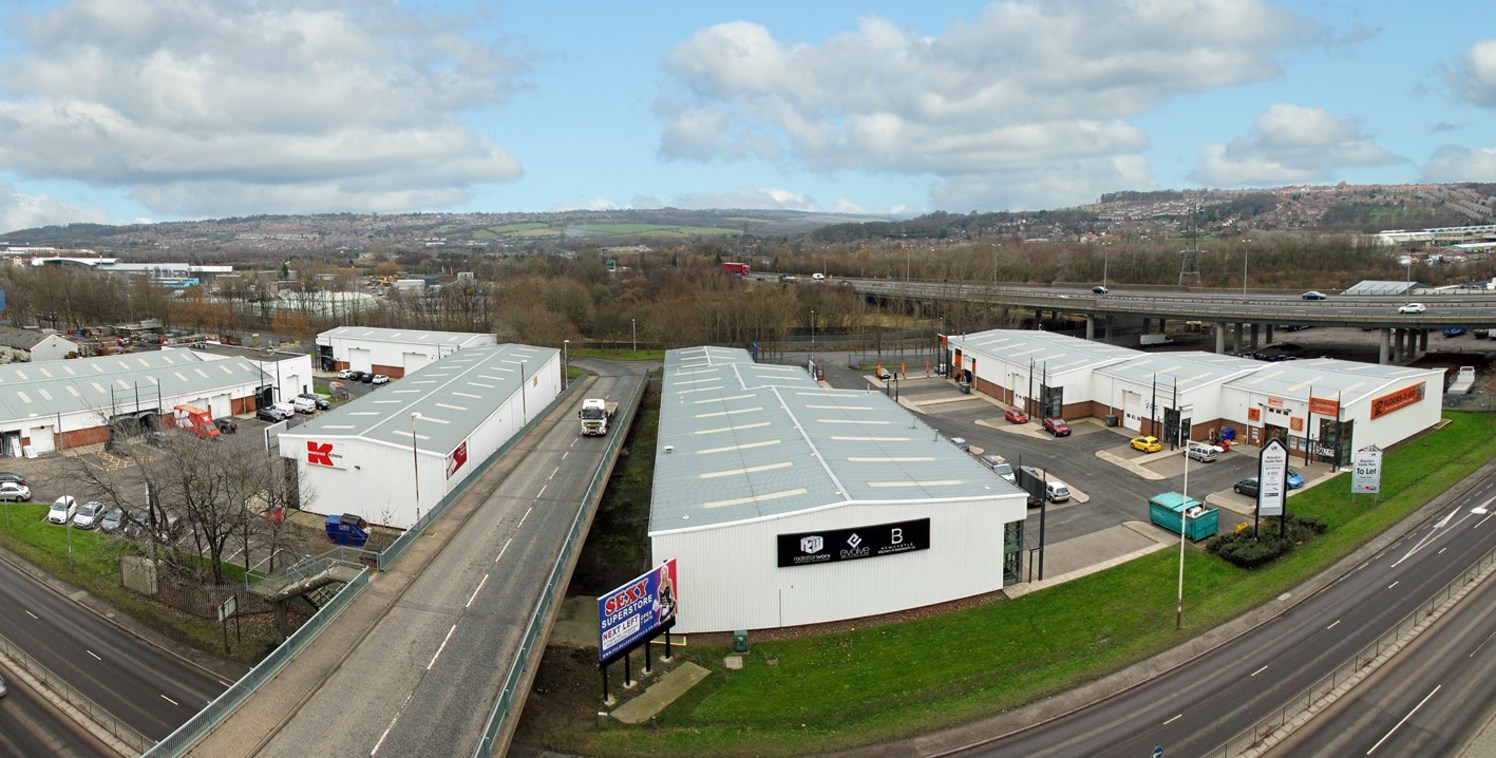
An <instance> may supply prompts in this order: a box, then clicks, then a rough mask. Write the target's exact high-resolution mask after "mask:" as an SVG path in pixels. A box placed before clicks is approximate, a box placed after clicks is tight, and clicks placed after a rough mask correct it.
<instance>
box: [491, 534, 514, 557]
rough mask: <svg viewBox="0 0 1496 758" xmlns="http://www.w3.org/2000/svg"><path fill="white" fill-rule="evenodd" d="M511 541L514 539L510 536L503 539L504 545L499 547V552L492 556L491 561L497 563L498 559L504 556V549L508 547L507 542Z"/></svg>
mask: <svg viewBox="0 0 1496 758" xmlns="http://www.w3.org/2000/svg"><path fill="white" fill-rule="evenodd" d="M513 541H514V538H513V537H510V538H509V539H507V540H504V546H503V547H501V548H499V554H498V555H496V556H494V557H493V562H494V563H498V562H499V559H500V558H503V557H504V551H505V550H508V549H509V543H511V542H513Z"/></svg>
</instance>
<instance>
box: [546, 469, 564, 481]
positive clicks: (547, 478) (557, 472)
mask: <svg viewBox="0 0 1496 758" xmlns="http://www.w3.org/2000/svg"><path fill="white" fill-rule="evenodd" d="M559 473H561V467H560V466H557V467H556V470H555V471H552V472H551V475H550V476H548V477H546V478H545V479H546V481H550V480H552V479H555V478H556V474H559Z"/></svg>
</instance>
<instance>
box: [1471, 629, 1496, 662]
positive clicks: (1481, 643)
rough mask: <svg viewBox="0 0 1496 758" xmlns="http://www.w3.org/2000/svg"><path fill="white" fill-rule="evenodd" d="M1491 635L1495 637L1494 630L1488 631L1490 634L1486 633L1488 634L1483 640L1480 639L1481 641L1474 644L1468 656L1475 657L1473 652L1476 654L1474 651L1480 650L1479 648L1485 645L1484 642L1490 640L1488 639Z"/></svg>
mask: <svg viewBox="0 0 1496 758" xmlns="http://www.w3.org/2000/svg"><path fill="white" fill-rule="evenodd" d="M1492 637H1496V632H1491V633H1490V634H1488V635H1486V638H1485V639H1483V640H1481V641H1480V644H1479V645H1476V646H1475V649H1474V650H1471V651H1470V657H1471V658H1474V657H1475V654H1476V653H1479V652H1480V649H1481V648H1483V647H1485V646H1486V643H1487V642H1490V641H1491V638H1492Z"/></svg>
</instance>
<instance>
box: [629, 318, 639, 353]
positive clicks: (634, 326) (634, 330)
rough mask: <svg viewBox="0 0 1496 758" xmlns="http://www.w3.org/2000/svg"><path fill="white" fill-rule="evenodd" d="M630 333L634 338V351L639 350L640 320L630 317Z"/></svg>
mask: <svg viewBox="0 0 1496 758" xmlns="http://www.w3.org/2000/svg"><path fill="white" fill-rule="evenodd" d="M629 334H631V335H633V338H634V352H635V353H637V352H639V322H638V321H635V320H634V319H629Z"/></svg>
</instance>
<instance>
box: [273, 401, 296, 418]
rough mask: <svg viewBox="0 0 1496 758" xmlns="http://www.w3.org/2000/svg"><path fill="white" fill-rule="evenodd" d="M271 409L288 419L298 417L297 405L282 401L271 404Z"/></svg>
mask: <svg viewBox="0 0 1496 758" xmlns="http://www.w3.org/2000/svg"><path fill="white" fill-rule="evenodd" d="M270 407H272V408H274V409H276V410H278V411H280V412H281V413H283V414H285V416H286V418H291V417H292V416H295V415H296V405H295V404H294V403H289V402H287V401H285V400H282V401H280V402H278V403H271V404H270Z"/></svg>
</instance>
